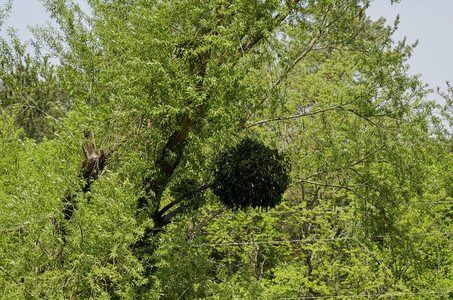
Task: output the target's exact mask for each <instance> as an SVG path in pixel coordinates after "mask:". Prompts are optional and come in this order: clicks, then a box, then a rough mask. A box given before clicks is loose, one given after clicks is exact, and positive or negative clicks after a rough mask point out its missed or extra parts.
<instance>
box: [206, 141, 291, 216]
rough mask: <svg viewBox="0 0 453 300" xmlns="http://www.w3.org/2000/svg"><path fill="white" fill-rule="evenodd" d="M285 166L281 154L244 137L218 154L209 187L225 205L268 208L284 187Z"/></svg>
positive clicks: (285, 179) (280, 198)
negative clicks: (211, 183)
mask: <svg viewBox="0 0 453 300" xmlns="http://www.w3.org/2000/svg"><path fill="white" fill-rule="evenodd" d="M289 169H290V165H289V162H288V160H287V159H286V157H285V156H284V155H283V154H280V153H279V152H278V151H277V150H274V149H271V148H269V147H267V146H265V145H264V144H262V143H261V142H258V141H255V140H252V139H249V138H247V139H244V140H243V141H242V142H240V143H239V144H238V145H237V146H236V147H234V148H230V149H228V150H227V151H226V152H224V153H222V154H221V156H220V159H219V160H218V162H217V164H216V168H215V172H214V176H215V178H214V183H213V191H214V194H216V195H217V196H218V197H219V199H220V201H221V202H222V203H223V204H224V205H225V206H227V207H228V208H232V209H236V210H237V209H241V210H246V209H247V208H249V207H252V208H260V209H267V208H272V207H275V206H276V205H277V204H279V203H280V202H281V200H282V195H283V193H284V192H285V190H286V188H287V187H288V184H289Z"/></svg>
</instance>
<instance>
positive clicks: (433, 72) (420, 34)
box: [0, 0, 453, 88]
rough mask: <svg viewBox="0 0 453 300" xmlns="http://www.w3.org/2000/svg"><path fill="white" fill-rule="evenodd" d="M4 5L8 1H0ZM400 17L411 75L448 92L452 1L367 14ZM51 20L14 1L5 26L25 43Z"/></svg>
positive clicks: (28, 1) (381, 0) (399, 34)
mask: <svg viewBox="0 0 453 300" xmlns="http://www.w3.org/2000/svg"><path fill="white" fill-rule="evenodd" d="M3 3H5V0H0V4H3ZM397 14H399V15H400V25H399V27H398V30H397V31H396V34H395V40H401V39H402V38H404V37H407V41H408V43H413V42H415V41H416V40H417V39H418V40H419V44H418V46H417V48H416V49H415V50H414V53H413V56H412V57H411V59H410V60H409V64H410V66H411V68H410V73H411V74H421V75H422V80H423V81H425V82H427V83H429V84H430V85H431V86H433V87H436V86H441V87H442V88H445V81H447V80H451V81H453V30H452V29H453V0H430V1H428V0H402V1H401V3H399V4H394V5H390V0H374V1H373V3H372V5H371V8H370V9H369V10H368V15H369V16H370V17H371V18H372V19H377V18H379V17H381V16H383V17H385V18H386V19H387V22H388V23H389V24H393V21H394V20H395V18H396V15H397ZM48 20H49V18H48V15H47V13H46V12H45V10H44V8H43V7H42V4H41V2H40V1H39V0H15V1H14V6H13V11H12V13H11V15H10V18H9V19H8V21H7V23H6V25H7V26H12V27H14V28H17V29H18V30H19V35H20V37H21V38H23V39H24V40H25V39H30V38H31V34H30V32H29V30H28V29H27V26H28V25H32V26H33V25H38V24H39V25H42V24H45V23H46V22H47V21H48ZM1 34H2V35H4V32H2V33H1Z"/></svg>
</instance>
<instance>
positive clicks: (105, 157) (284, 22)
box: [1, 0, 422, 298]
mask: <svg viewBox="0 0 453 300" xmlns="http://www.w3.org/2000/svg"><path fill="white" fill-rule="evenodd" d="M369 2H370V1H366V0H363V1H359V0H356V1H349V0H343V1H331V0H313V1H312V0H310V1H307V0H288V1H280V0H275V1H274V0H271V1H225V0H214V1H197V0H194V1H140V0H104V1H100V0H90V1H87V3H86V5H84V6H82V7H81V6H79V4H77V1H65V0H61V1H44V3H45V6H46V8H47V9H48V11H49V12H50V14H51V16H52V18H53V19H54V20H55V21H56V23H57V24H58V28H47V29H40V30H36V31H35V34H36V37H37V39H38V40H39V41H40V43H41V45H43V46H44V45H45V47H46V49H47V50H48V51H50V55H53V56H55V57H56V58H58V65H57V66H56V68H57V74H58V84H59V85H60V87H61V88H62V89H63V90H64V93H65V95H67V96H66V97H67V100H66V101H67V102H68V103H70V104H71V110H70V111H69V112H67V113H66V115H65V117H64V118H55V117H54V118H52V116H51V115H49V118H50V119H53V121H54V122H55V124H56V128H57V129H56V132H55V133H56V134H57V137H58V138H56V139H53V140H51V141H45V142H43V143H40V144H39V145H34V144H33V143H31V144H20V143H19V144H17V145H16V144H15V147H22V148H21V149H22V151H24V152H26V153H30V155H23V156H21V159H19V165H20V166H22V165H23V166H26V167H27V168H28V169H30V170H31V171H30V170H28V171H26V170H24V169H23V168H20V167H19V168H17V169H16V173H14V174H15V175H10V176H16V177H17V178H30V180H32V182H38V183H39V184H37V185H35V187H31V186H30V185H29V184H28V183H27V182H30V181H24V180H13V181H11V182H10V183H8V184H9V186H8V188H7V189H5V191H4V192H3V194H2V199H3V200H2V201H3V202H4V203H6V202H7V201H8V200H7V199H8V197H17V198H18V199H20V201H22V202H24V203H33V209H34V210H33V211H35V214H34V215H33V216H35V218H32V219H30V220H28V219H27V216H21V217H18V218H17V220H15V223H14V224H18V225H17V226H16V227H13V228H10V229H11V230H9V229H8V231H7V234H6V235H5V238H4V239H5V241H7V243H2V246H1V247H2V251H1V252H2V254H1V262H2V271H3V272H4V274H5V277H2V279H1V280H2V281H1V283H2V284H4V286H5V288H4V290H5V291H6V293H7V294H10V293H11V295H20V296H23V295H28V296H29V297H36V298H39V297H68V298H71V297H73V298H76V297H84V298H88V297H103V296H105V297H113V298H115V297H123V298H133V297H137V296H138V295H141V296H142V297H151V296H153V297H159V295H160V296H162V297H165V296H167V297H170V298H172V297H176V296H177V295H176V294H175V293H179V294H178V295H179V296H180V297H186V298H193V297H206V296H209V295H210V294H209V293H213V291H214V290H215V289H211V290H210V291H209V289H210V288H211V287H209V284H208V285H207V286H208V287H206V288H202V287H200V286H198V285H194V283H196V282H197V279H196V278H195V279H194V281H191V282H190V281H189V282H186V285H182V286H179V287H178V288H175V289H172V288H171V287H170V288H168V286H164V280H163V279H162V278H160V279H159V278H158V276H167V275H168V276H167V278H166V280H170V278H173V277H172V276H173V275H172V274H168V272H167V271H168V270H169V269H168V268H167V267H168V266H166V265H165V264H164V262H165V261H167V262H168V261H170V262H174V263H180V262H181V261H180V260H178V257H176V256H171V252H166V253H162V251H165V250H162V249H165V247H164V245H165V243H166V241H167V237H168V235H167V234H166V235H165V236H166V238H161V235H162V233H163V232H165V231H168V232H174V230H175V229H174V228H179V229H178V230H179V233H178V234H175V236H174V237H173V238H174V240H178V238H177V237H180V232H181V231H182V230H185V228H183V229H181V228H182V227H181V226H179V227H178V226H177V224H183V223H184V224H186V222H187V219H188V218H190V220H189V223H190V226H189V227H190V228H189V239H190V240H191V239H193V238H194V237H195V236H197V235H199V234H200V233H201V232H202V230H203V226H205V225H206V224H207V223H208V221H210V220H212V218H213V217H214V216H215V215H216V214H217V213H218V212H219V211H220V210H222V209H223V208H222V206H221V204H220V202H219V201H218V198H217V196H216V195H215V194H214V193H213V192H212V191H211V189H210V187H211V186H212V184H213V182H214V173H215V172H214V170H215V166H216V163H217V161H218V160H219V157H221V153H222V152H223V151H222V149H223V148H224V147H225V146H227V145H231V146H233V145H236V144H240V141H242V140H244V138H253V139H254V140H256V141H260V142H259V143H264V144H266V146H263V147H264V148H263V149H269V148H272V149H273V150H269V152H272V153H276V151H277V150H276V149H278V150H279V151H284V152H286V153H290V154H289V159H290V161H291V164H292V174H291V179H290V180H291V181H292V184H291V185H290V190H288V197H290V196H294V195H302V198H301V199H302V200H301V201H308V202H307V203H308V204H307V205H314V204H315V203H318V202H316V201H318V199H319V193H318V191H319V189H316V186H318V187H319V186H330V187H333V188H341V187H344V188H343V190H346V191H350V193H348V197H353V196H354V195H361V196H363V197H368V196H370V199H371V201H372V202H371V204H370V203H369V202H366V201H365V202H360V201H358V202H354V201H352V200H350V199H349V200H348V201H350V202H354V204H357V207H358V210H357V211H358V212H359V213H360V212H365V211H371V212H372V214H371V217H370V215H366V214H364V215H363V216H364V217H363V219H362V221H361V222H360V226H363V228H365V229H363V230H365V231H366V230H368V231H371V232H373V235H379V234H380V232H379V230H382V228H384V230H393V228H394V227H393V225H394V218H396V216H395V215H394V213H393V212H394V211H393V208H394V207H395V206H394V205H395V203H396V202H389V201H387V200H388V199H393V200H394V201H399V200H398V199H400V198H399V195H400V194H398V193H399V192H398V190H397V189H392V185H391V184H390V185H386V186H383V185H382V184H381V181H380V178H379V176H378V175H377V174H378V173H379V172H387V171H389V173H388V180H391V179H394V178H395V177H398V176H399V175H400V174H397V173H396V172H397V166H396V163H397V162H399V161H400V159H401V157H399V156H398V155H399V153H400V152H399V150H398V149H396V148H398V146H395V147H396V148H395V147H393V146H392V143H396V142H395V137H397V136H399V134H400V132H399V131H398V128H399V126H400V124H401V123H404V122H406V121H407V120H408V118H407V116H408V114H409V113H410V111H411V103H412V100H414V99H416V98H417V97H419V96H420V95H422V89H421V87H420V85H419V83H418V81H417V80H416V78H411V77H409V76H408V75H406V73H405V71H406V66H405V61H406V59H407V58H408V56H409V55H410V53H411V49H412V47H411V46H407V45H406V44H405V43H404V42H401V43H394V42H393V40H392V33H393V31H394V28H391V27H387V26H385V25H384V20H379V21H372V20H370V19H369V18H368V17H367V16H366V8H367V7H368V5H369ZM5 122H6V121H5ZM5 124H10V123H7V122H6V123H5ZM8 126H12V125H11V124H10V125H8ZM12 127H14V126H12ZM12 130H13V129H12ZM13 132H20V130H19V129H17V128H15V127H14V130H13ZM18 134H19V133H18ZM1 138H2V139H8V136H2V137H1ZM395 145H396V144H395ZM395 149H396V150H395ZM393 150H394V151H393ZM392 151H393V152H392ZM11 155H12V154H11ZM15 155H16V154H15ZM275 157H280V156H279V155H275ZM384 159H388V160H389V161H390V165H392V164H393V163H395V165H392V166H393V167H388V168H389V169H386V167H385V166H384V164H378V165H376V166H374V165H373V167H372V168H367V166H369V165H370V164H373V163H374V162H375V161H380V160H384ZM46 162H48V163H46ZM265 164H266V161H265V160H264V161H263V165H265ZM413 166H414V165H407V166H403V167H404V168H402V169H401V170H402V171H401V172H402V173H401V174H403V178H406V179H407V178H409V177H410V176H411V173H410V172H413V171H414V169H413V168H412V167H413ZM353 167H357V168H364V170H353ZM380 167H382V169H379V168H380ZM260 169H261V168H260ZM263 169H265V168H263ZM288 169H289V168H288ZM43 170H44V171H43ZM355 171H357V172H355ZM43 172H44V174H45V176H40V174H41V175H42V174H43ZM354 172H355V173H354ZM358 174H359V175H358ZM386 174H387V173H386ZM21 176H22V177H21ZM260 176H262V174H260ZM329 176H330V177H329ZM386 176H387V175H386ZM284 178H285V180H283V181H285V182H286V181H287V179H286V177H284ZM321 179H322V180H323V181H320V180H321ZM349 181H350V182H351V183H353V184H354V187H350V186H348V185H347V182H349ZM254 182H255V181H254ZM307 185H308V186H310V188H308V189H307V188H306V186H307ZM40 186H42V187H43V189H44V187H47V188H46V189H44V190H43V191H41V190H40V188H39V187H40ZM294 187H297V188H296V189H295V188H294ZM34 188H35V189H37V191H34ZM356 188H357V190H354V191H353V192H351V190H353V189H356ZM411 188H412V187H411ZM301 189H302V190H301ZM18 190H24V191H26V192H25V193H17V191H18ZM217 190H219V189H218V188H217ZM44 191H45V192H44ZM411 191H412V190H411ZM383 192H384V194H385V197H387V198H385V199H386V201H381V200H382V199H381V198H380V197H379V195H381V194H382V193H383ZM33 193H38V194H40V195H41V197H34V196H33V195H34V194H33ZM251 193H253V191H251ZM288 197H287V198H286V199H290V200H291V199H294V197H292V198H288ZM307 197H308V198H307ZM277 199H278V198H277ZM307 199H308V200H307ZM326 199H328V201H331V200H332V198H330V197H327V198H326ZM395 199H396V200H395ZM345 201H346V200H345ZM348 201H346V202H347V203H346V202H342V203H336V205H340V204H344V205H347V204H349V203H350V202H348ZM373 201H374V202H373ZM22 202H21V203H22ZM223 202H225V201H223ZM340 202H341V201H340ZM310 203H311V204H310ZM282 205H283V206H285V205H286V206H287V205H292V202H291V201H289V200H285V199H284V200H283V204H282ZM369 205H371V206H372V208H371V210H370V208H369ZM229 206H230V207H241V208H242V206H241V205H240V204H237V203H235V204H231V205H229ZM272 206H274V205H272ZM21 209H22V208H21V207H19V206H11V207H10V206H8V209H7V210H6V212H3V213H8V212H9V213H11V216H12V215H14V213H15V212H16V210H21ZM361 209H362V210H361ZM367 209H368V210H367ZM200 213H206V217H205V218H204V219H201V220H200V221H198V222H196V223H195V224H193V219H195V216H198V215H199V214H200ZM379 214H382V216H384V218H380V215H379ZM192 218H193V219H192ZM373 220H375V221H376V222H374V223H373ZM6 223H8V222H7V221H6ZM172 223H174V224H175V226H176V227H175V226H173V227H172V226H171V225H170V224H172ZM3 225H5V224H2V226H3ZM358 226H359V225H358ZM382 226H384V227H382ZM178 230H177V232H178ZM168 243H170V244H169V245H171V238H170V242H168ZM173 246H174V245H173ZM173 246H172V247H173ZM16 247H19V248H20V249H22V250H21V252H20V253H18V252H15V251H13V250H12V249H14V248H16ZM169 248H171V247H170V246H169ZM183 249H185V248H184V247H183ZM156 251H157V252H156ZM191 251H192V250H190V251H189V250H188V252H187V253H194V255H195V256H197V257H198V258H199V260H196V261H197V262H199V265H198V267H199V268H200V269H202V268H203V266H207V265H210V264H211V263H212V258H209V257H207V256H206V257H205V256H203V255H201V254H200V253H199V252H200V250H199V249H197V250H196V251H194V252H193V251H192V252H191ZM202 252H203V251H202ZM156 253H157V254H156ZM175 253H178V255H182V253H184V251H183V252H181V251H179V252H177V251H176V252H175ZM25 257H27V259H28V260H29V261H28V262H27V263H23V264H17V263H11V261H24V260H25ZM30 257H32V258H33V259H31V260H30ZM163 257H166V258H167V259H164V258H163ZM159 259H160V260H159ZM179 265H180V264H179ZM189 265H190V266H192V267H194V268H195V267H196V266H194V265H193V263H192V262H191V261H188V262H187V265H185V267H187V266H189ZM202 265H203V266H202ZM6 266H8V267H6ZM185 267H181V272H182V270H183V269H184V268H185ZM209 272H213V271H212V270H211V271H209ZM156 274H160V275H156ZM178 274H186V273H184V272H182V273H178ZM194 274H201V273H194ZM206 274H211V273H204V275H203V276H201V275H200V277H199V278H202V279H200V281H203V282H205V283H207V282H211V283H212V281H210V280H209V276H208V277H206V276H207V275H206ZM213 276H214V275H213ZM219 276H220V275H219ZM219 276H217V275H215V277H216V278H220V277H219ZM310 276H312V275H310ZM183 277H184V276H183ZM184 279H187V278H186V277H184ZM197 286H198V287H197ZM13 291H14V292H13ZM163 291H164V292H163ZM18 297H19V296H18ZM176 298H177V297H176Z"/></svg>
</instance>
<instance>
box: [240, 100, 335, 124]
mask: <svg viewBox="0 0 453 300" xmlns="http://www.w3.org/2000/svg"><path fill="white" fill-rule="evenodd" d="M332 110H343V107H342V106H340V105H336V106H332V107H327V108H323V109H320V110H316V111H312V112H306V113H300V114H297V115H294V116H288V117H277V118H272V119H266V120H261V121H258V122H255V123H252V124H249V125H247V126H245V127H244V128H250V127H253V126H257V125H261V124H264V123H268V122H274V121H284V120H294V119H298V118H301V117H308V116H313V115H316V114H320V113H323V112H327V111H332Z"/></svg>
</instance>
